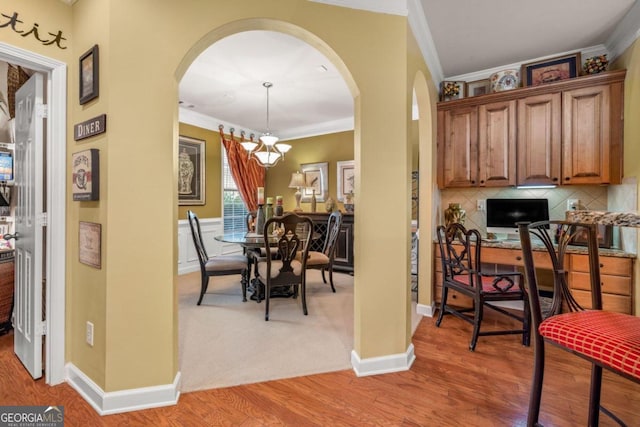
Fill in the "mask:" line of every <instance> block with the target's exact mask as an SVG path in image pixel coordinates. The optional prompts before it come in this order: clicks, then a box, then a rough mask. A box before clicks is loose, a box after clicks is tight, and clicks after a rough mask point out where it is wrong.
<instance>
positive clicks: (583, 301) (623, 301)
mask: <svg viewBox="0 0 640 427" xmlns="http://www.w3.org/2000/svg"><path fill="white" fill-rule="evenodd" d="M571 293H572V295H573V297H574V298H575V299H576V301H578V304H580V305H581V306H582V307H583V308H587V309H588V308H591V292H589V291H579V290H574V291H572V292H571ZM602 309H603V310H607V311H615V312H618V313H625V314H631V297H629V296H622V295H613V294H604V293H603V294H602Z"/></svg>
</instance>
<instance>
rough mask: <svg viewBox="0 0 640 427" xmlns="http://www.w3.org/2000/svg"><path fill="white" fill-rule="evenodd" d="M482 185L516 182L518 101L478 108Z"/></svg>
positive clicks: (489, 185) (506, 184)
mask: <svg viewBox="0 0 640 427" xmlns="http://www.w3.org/2000/svg"><path fill="white" fill-rule="evenodd" d="M478 158H479V164H478V179H479V185H480V186H486V187H505V186H511V185H516V101H506V102H495V103H493V104H485V105H481V106H480V107H479V108H478Z"/></svg>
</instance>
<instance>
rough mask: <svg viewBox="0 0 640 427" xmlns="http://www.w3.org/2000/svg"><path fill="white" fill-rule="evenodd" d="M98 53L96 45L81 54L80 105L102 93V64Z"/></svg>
mask: <svg viewBox="0 0 640 427" xmlns="http://www.w3.org/2000/svg"><path fill="white" fill-rule="evenodd" d="M98 60H99V55H98V45H94V46H93V47H92V48H91V49H89V50H88V51H86V52H85V53H84V54H83V55H82V56H80V61H79V67H80V72H79V77H80V78H79V81H80V86H79V92H78V94H79V97H80V105H82V104H86V103H87V102H89V101H91V100H92V99H95V98H97V97H98V95H99V94H100V74H99V69H100V64H99V61H98Z"/></svg>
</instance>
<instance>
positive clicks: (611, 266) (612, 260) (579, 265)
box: [571, 255, 632, 277]
mask: <svg viewBox="0 0 640 427" xmlns="http://www.w3.org/2000/svg"><path fill="white" fill-rule="evenodd" d="M631 269H632V260H631V258H618V257H608V256H601V257H600V274H613V275H616V276H629V277H631ZM571 270H572V271H584V272H586V273H588V272H589V257H588V256H587V255H571Z"/></svg>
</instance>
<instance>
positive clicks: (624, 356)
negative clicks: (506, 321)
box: [519, 221, 640, 427]
mask: <svg viewBox="0 0 640 427" xmlns="http://www.w3.org/2000/svg"><path fill="white" fill-rule="evenodd" d="M549 230H552V231H553V234H554V235H555V236H556V238H557V242H556V243H555V244H554V241H552V239H551V237H550V233H549ZM519 232H520V241H521V243H522V255H523V260H524V267H525V279H526V288H527V292H528V294H529V304H530V306H531V318H532V323H531V326H532V336H533V351H534V366H533V381H532V384H531V392H530V396H529V412H528V417H527V426H529V427H533V426H538V425H540V424H539V422H538V419H539V413H540V402H541V398H542V383H543V378H544V363H545V344H546V343H548V344H552V345H554V346H556V347H559V348H561V349H563V350H566V351H568V352H570V353H572V354H575V355H576V356H579V357H581V358H583V359H586V360H588V361H589V362H590V363H591V385H590V391H589V414H588V420H587V425H588V426H597V425H598V422H599V417H600V411H602V412H603V413H604V414H606V415H608V416H609V417H611V418H612V419H613V420H614V421H616V422H617V423H618V424H620V425H623V426H624V425H625V424H624V422H623V421H622V420H621V419H620V418H618V417H617V416H616V415H615V414H613V413H611V412H610V411H609V410H607V409H606V408H604V407H602V406H601V405H600V393H601V388H602V370H603V368H604V369H607V370H609V371H611V372H614V373H616V374H618V375H621V376H622V377H625V378H628V379H630V380H631V381H634V382H640V317H636V316H632V315H629V314H622V313H616V312H609V311H603V310H602V289H601V288H602V286H601V282H600V280H601V278H600V259H599V256H598V242H597V225H596V224H578V223H569V222H565V221H543V222H535V223H531V224H522V223H521V224H519ZM584 234H586V236H587V251H588V256H589V272H590V274H589V276H590V283H591V306H590V307H582V306H581V305H580V304H579V303H578V302H577V301H576V300H575V298H574V297H573V295H572V294H571V288H570V286H569V285H568V283H567V269H566V268H565V266H566V265H567V263H568V259H567V250H568V248H569V246H570V245H571V243H573V241H574V239H575V237H576V236H577V235H581V236H582V235H584ZM532 237H533V238H534V239H535V241H536V243H537V245H538V246H542V247H543V248H544V251H545V252H547V253H548V254H549V259H550V261H551V264H552V268H553V303H552V308H551V309H550V310H549V311H548V312H543V310H542V309H541V303H540V296H539V289H538V279H537V276H536V264H535V261H534V260H535V259H539V258H538V257H534V255H533V243H532Z"/></svg>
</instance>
